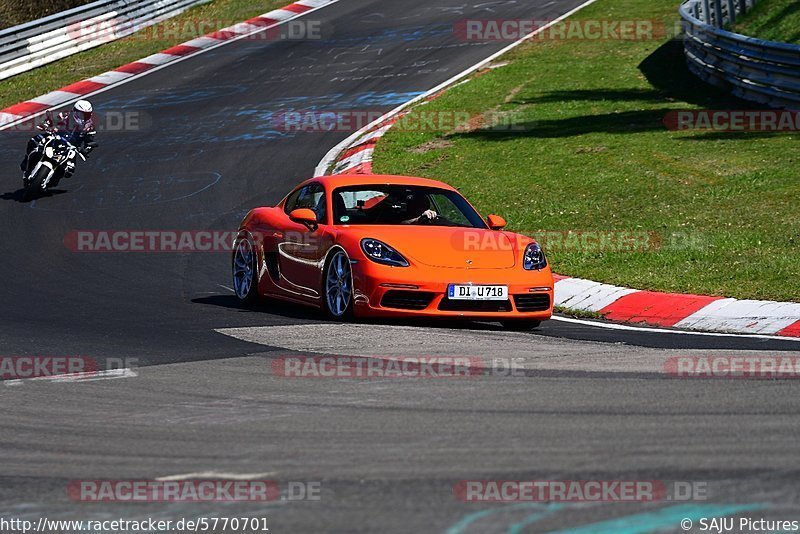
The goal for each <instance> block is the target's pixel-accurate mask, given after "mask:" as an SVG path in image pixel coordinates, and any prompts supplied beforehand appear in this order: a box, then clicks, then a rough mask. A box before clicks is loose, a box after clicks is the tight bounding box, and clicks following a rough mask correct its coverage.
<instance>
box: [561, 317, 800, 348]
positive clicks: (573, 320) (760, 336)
mask: <svg viewBox="0 0 800 534" xmlns="http://www.w3.org/2000/svg"><path fill="white" fill-rule="evenodd" d="M551 320H553V321H562V322H565V323H575V324H581V325H585V326H594V327H597V328H608V329H610V330H628V331H633V332H652V333H654V334H681V335H685V336H711V337H738V338H749V339H771V340H773V341H798V342H800V338H797V337H786V336H769V335H763V334H728V333H724V332H694V331H691V330H670V329H668V328H655V327H647V326H630V325H626V324H619V323H601V322H599V321H587V320H584V319H576V318H574V317H561V316H560V315H554V316H553V318H552V319H551Z"/></svg>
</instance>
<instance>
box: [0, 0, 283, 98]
mask: <svg viewBox="0 0 800 534" xmlns="http://www.w3.org/2000/svg"><path fill="white" fill-rule="evenodd" d="M289 3H291V1H290V0H215V1H213V2H211V3H209V4H204V5H201V6H198V7H195V8H192V9H190V10H188V11H186V12H185V13H182V14H181V15H178V16H177V17H174V18H171V19H169V20H167V21H164V22H162V23H161V24H158V25H156V26H152V27H150V28H146V29H144V30H141V31H139V32H137V33H135V34H133V35H131V36H130V37H127V38H125V39H120V40H119V41H114V42H111V43H108V44H105V45H102V46H100V47H98V48H93V49H92V50H87V51H86V52H81V53H80V54H76V55H74V56H70V57H68V58H65V59H62V60H60V61H57V62H55V63H51V64H49V65H46V66H44V67H40V68H38V69H34V70H32V71H29V72H26V73H23V74H19V75H17V76H14V77H13V78H9V79H8V80H3V81H2V82H0V109H2V108H5V107H8V106H10V105H13V104H16V103H18V102H23V101H25V100H28V99H31V98H35V97H37V96H39V95H41V94H44V93H47V92H50V91H55V90H56V89H59V88H61V87H64V86H65V85H69V84H70V83H72V82H76V81H79V80H83V79H85V78H91V77H92V76H96V75H98V74H102V73H104V72H106V71H109V70H113V69H115V68H117V67H119V66H121V65H125V64H127V63H131V62H133V61H136V60H138V59H141V58H143V57H146V56H149V55H150V54H155V53H157V52H160V51H161V50H164V49H165V48H169V47H171V46H175V45H177V44H181V43H184V42H186V41H189V40H191V39H194V38H195V37H201V36H202V35H198V34H199V33H210V32H212V31H215V30H217V29H221V28H223V27H225V26H229V25H231V24H235V23H237V22H242V21H244V20H247V19H249V18H252V17H255V16H257V15H261V14H263V13H266V12H267V11H271V10H273V9H278V8H281V7H284V6H286V5H287V4H289Z"/></svg>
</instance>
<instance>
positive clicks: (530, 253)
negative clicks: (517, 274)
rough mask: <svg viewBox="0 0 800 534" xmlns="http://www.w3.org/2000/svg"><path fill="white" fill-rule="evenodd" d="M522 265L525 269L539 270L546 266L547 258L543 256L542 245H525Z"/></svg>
mask: <svg viewBox="0 0 800 534" xmlns="http://www.w3.org/2000/svg"><path fill="white" fill-rule="evenodd" d="M522 266H523V267H524V268H525V270H526V271H533V270H534V269H536V270H539V269H544V268H545V267H547V258H545V257H544V251H543V250H542V247H540V246H539V245H538V244H537V243H531V244H530V245H528V246H527V247H525V255H524V256H523V259H522Z"/></svg>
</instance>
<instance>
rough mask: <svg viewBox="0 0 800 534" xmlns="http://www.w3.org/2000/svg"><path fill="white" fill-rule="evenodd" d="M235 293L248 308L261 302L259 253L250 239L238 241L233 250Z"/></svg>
mask: <svg viewBox="0 0 800 534" xmlns="http://www.w3.org/2000/svg"><path fill="white" fill-rule="evenodd" d="M232 270H233V292H234V293H236V298H238V299H239V301H240V302H243V303H244V304H246V305H248V306H252V305H254V304H257V303H258V302H259V301H260V300H261V295H259V293H258V281H259V276H258V252H257V251H256V247H255V245H254V244H253V242H252V241H251V240H250V238H249V237H240V238H239V239H237V240H236V244H235V245H234V249H233V263H232Z"/></svg>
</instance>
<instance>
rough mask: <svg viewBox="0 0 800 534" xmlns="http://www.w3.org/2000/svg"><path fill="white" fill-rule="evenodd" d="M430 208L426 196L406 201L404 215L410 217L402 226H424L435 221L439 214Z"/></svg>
mask: <svg viewBox="0 0 800 534" xmlns="http://www.w3.org/2000/svg"><path fill="white" fill-rule="evenodd" d="M430 208H431V202H430V200H428V195H425V194H418V195H414V196H412V197H411V198H410V199H408V207H407V208H406V213H407V215H408V216H409V217H410V218H409V219H406V220H404V221H403V224H425V223H427V222H429V221H432V220H434V219H436V218H437V217H438V216H439V214H438V213H436V212H435V211H434V210H432V209H430Z"/></svg>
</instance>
